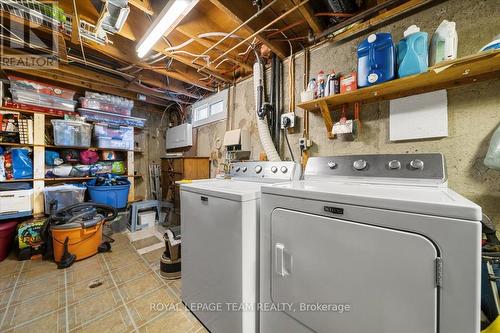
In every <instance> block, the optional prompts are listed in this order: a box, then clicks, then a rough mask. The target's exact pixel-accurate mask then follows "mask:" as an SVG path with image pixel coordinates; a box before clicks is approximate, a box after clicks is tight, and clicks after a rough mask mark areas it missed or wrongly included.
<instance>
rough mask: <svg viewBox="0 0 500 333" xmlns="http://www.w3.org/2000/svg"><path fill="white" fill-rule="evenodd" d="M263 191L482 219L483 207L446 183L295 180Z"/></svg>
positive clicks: (412, 211)
mask: <svg viewBox="0 0 500 333" xmlns="http://www.w3.org/2000/svg"><path fill="white" fill-rule="evenodd" d="M262 193H269V194H275V195H282V196H289V197H298V198H303V199H311V200H320V201H330V202H338V203H345V204H350V205H358V206H364V207H372V208H382V209H389V210H398V211H404V212H409V213H418V214H426V215H433V216H443V217H449V218H457V219H465V220H473V221H481V220H482V212H481V207H480V206H478V205H476V204H475V203H473V202H472V201H470V200H468V199H466V198H464V197H463V196H461V195H460V194H458V193H456V192H454V191H453V190H450V189H449V188H447V187H429V186H415V185H411V186H409V185H387V184H366V183H349V182H335V181H326V180H323V181H321V180H308V181H296V182H289V183H283V184H275V185H271V186H263V187H262Z"/></svg>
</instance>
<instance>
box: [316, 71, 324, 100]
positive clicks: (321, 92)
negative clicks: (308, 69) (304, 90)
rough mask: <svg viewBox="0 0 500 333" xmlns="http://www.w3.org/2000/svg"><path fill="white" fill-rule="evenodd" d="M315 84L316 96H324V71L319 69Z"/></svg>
mask: <svg viewBox="0 0 500 333" xmlns="http://www.w3.org/2000/svg"><path fill="white" fill-rule="evenodd" d="M317 84H318V93H317V98H321V97H325V72H323V71H319V73H318V80H317Z"/></svg>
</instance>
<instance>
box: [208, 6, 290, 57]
mask: <svg viewBox="0 0 500 333" xmlns="http://www.w3.org/2000/svg"><path fill="white" fill-rule="evenodd" d="M210 2H211V3H213V4H214V5H215V6H217V8H219V9H220V10H222V11H223V12H224V13H225V14H226V15H227V16H229V17H230V18H231V19H233V21H235V22H236V23H237V24H242V23H243V22H245V20H246V19H248V17H250V16H251V15H252V14H253V13H254V12H255V8H253V7H252V3H251V1H234V0H210ZM246 28H247V29H248V30H249V31H251V33H255V31H258V30H259V29H260V27H258V26H256V25H255V23H253V22H250V23H248V24H247V25H246ZM257 38H258V39H259V40H260V41H261V42H262V43H263V44H265V45H266V46H267V47H269V48H270V49H271V50H272V51H273V52H274V53H276V55H277V56H278V57H280V58H285V57H286V56H287V50H286V48H285V47H284V45H282V44H278V43H273V42H271V41H269V40H268V39H267V38H266V37H265V36H264V35H263V34H258V35H257Z"/></svg>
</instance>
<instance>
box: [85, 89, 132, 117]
mask: <svg viewBox="0 0 500 333" xmlns="http://www.w3.org/2000/svg"><path fill="white" fill-rule="evenodd" d="M80 104H81V105H82V107H83V108H86V109H92V110H99V111H104V112H111V113H116V114H120V115H124V116H130V114H131V113H132V108H133V107H134V101H132V100H129V99H126V98H123V97H119V96H113V95H106V94H99V93H95V92H90V91H86V92H85V97H81V98H80Z"/></svg>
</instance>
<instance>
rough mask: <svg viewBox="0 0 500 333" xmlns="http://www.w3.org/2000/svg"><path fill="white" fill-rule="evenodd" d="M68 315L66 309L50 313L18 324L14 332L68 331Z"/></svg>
mask: <svg viewBox="0 0 500 333" xmlns="http://www.w3.org/2000/svg"><path fill="white" fill-rule="evenodd" d="M65 318H66V315H65V312H64V310H60V311H55V312H52V313H49V314H48V315H46V316H43V317H40V318H37V319H35V320H33V321H31V322H27V323H25V324H22V325H19V326H16V327H14V328H13V329H12V331H10V332H12V333H26V332H51V333H52V332H54V333H56V332H57V333H59V332H60V333H62V332H66V319H65Z"/></svg>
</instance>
